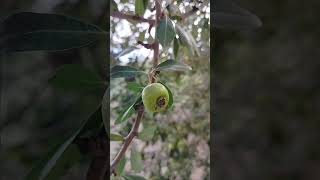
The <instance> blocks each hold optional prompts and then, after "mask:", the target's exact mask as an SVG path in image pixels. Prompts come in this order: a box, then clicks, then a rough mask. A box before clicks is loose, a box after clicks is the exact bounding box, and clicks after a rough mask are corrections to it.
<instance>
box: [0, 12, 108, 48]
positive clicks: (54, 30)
mask: <svg viewBox="0 0 320 180" xmlns="http://www.w3.org/2000/svg"><path fill="white" fill-rule="evenodd" d="M1 26H2V29H1V31H0V50H3V51H6V52H13V51H35V50H50V51H57V50H67V49H72V48H80V47H83V46H87V45H89V44H92V43H94V42H96V41H98V40H102V39H106V37H107V33H106V32H104V31H102V30H101V29H100V28H98V27H97V26H95V25H92V24H88V23H85V22H82V21H80V20H78V19H75V18H72V17H68V16H64V15H58V14H43V13H32V12H20V13H16V14H13V15H11V16H9V17H7V18H6V19H5V20H4V21H3V22H2V23H1Z"/></svg>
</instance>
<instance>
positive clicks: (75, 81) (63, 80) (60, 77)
mask: <svg viewBox="0 0 320 180" xmlns="http://www.w3.org/2000/svg"><path fill="white" fill-rule="evenodd" d="M49 83H50V84H52V85H53V86H54V87H56V88H59V89H63V90H67V91H75V92H79V91H88V90H92V89H103V88H105V84H104V82H103V80H102V79H101V78H100V77H99V76H98V75H97V74H95V73H94V72H92V71H90V70H88V69H86V68H84V67H82V66H81V65H78V64H67V65H64V66H62V67H61V68H59V69H58V70H57V71H56V74H55V75H54V76H53V77H51V78H50V79H49Z"/></svg>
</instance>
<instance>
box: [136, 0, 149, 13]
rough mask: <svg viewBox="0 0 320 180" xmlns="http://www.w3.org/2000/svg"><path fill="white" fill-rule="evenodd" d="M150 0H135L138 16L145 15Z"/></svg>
mask: <svg viewBox="0 0 320 180" xmlns="http://www.w3.org/2000/svg"><path fill="white" fill-rule="evenodd" d="M148 2H149V1H148V0H135V12H136V15H138V16H143V15H144V12H145V11H146V9H147V7H148Z"/></svg>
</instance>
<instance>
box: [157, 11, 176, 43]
mask: <svg viewBox="0 0 320 180" xmlns="http://www.w3.org/2000/svg"><path fill="white" fill-rule="evenodd" d="M175 36H176V32H175V28H174V26H173V23H172V21H171V20H170V19H169V18H168V16H165V17H164V18H163V19H162V20H161V21H160V23H159V25H158V26H157V30H156V37H157V38H158V39H159V42H160V44H161V45H162V47H163V48H167V47H168V46H169V45H170V43H171V42H172V41H173V39H174V37H175Z"/></svg>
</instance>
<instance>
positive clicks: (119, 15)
mask: <svg viewBox="0 0 320 180" xmlns="http://www.w3.org/2000/svg"><path fill="white" fill-rule="evenodd" d="M111 16H112V17H115V18H119V19H130V20H134V21H139V22H147V23H149V24H150V25H153V24H154V23H155V21H154V20H152V19H146V18H144V17H141V16H138V15H128V14H124V13H122V12H119V11H114V12H112V14H111Z"/></svg>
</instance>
